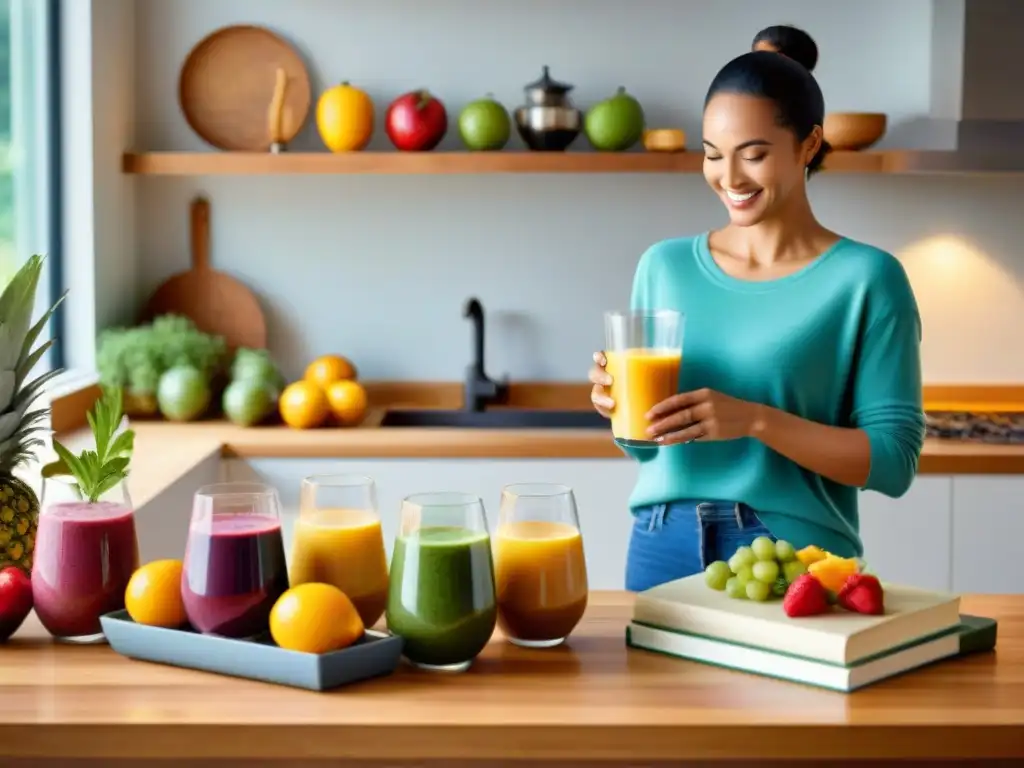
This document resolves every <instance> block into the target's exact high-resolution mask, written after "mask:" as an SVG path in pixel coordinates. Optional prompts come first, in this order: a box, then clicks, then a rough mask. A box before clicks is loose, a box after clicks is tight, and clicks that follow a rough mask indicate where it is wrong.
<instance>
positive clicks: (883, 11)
mask: <svg viewBox="0 0 1024 768" xmlns="http://www.w3.org/2000/svg"><path fill="white" fill-rule="evenodd" d="M119 1H120V0H119ZM239 22H251V23H258V24H264V25H267V26H270V27H272V28H274V29H276V30H277V31H279V32H281V33H283V34H284V35H286V36H287V37H288V38H290V39H291V40H292V41H293V43H294V44H295V45H296V46H297V47H298V48H299V50H300V51H301V52H302V53H303V55H304V56H305V57H306V59H307V62H308V66H309V68H310V71H311V74H312V78H313V81H314V88H315V90H316V91H317V92H319V91H320V90H321V89H322V88H323V87H324V86H325V84H329V83H333V82H335V81H337V80H340V79H349V80H351V81H353V82H354V83H355V84H357V85H359V86H361V87H364V88H366V89H367V90H368V91H369V92H370V94H371V95H372V96H373V98H374V99H375V100H376V102H377V104H378V106H379V110H378V111H379V112H380V113H383V109H384V106H385V105H386V104H387V103H388V101H389V100H390V99H391V98H393V97H394V96H396V95H398V94H399V93H401V92H403V91H406V90H411V89H413V88H417V87H423V86H426V87H428V88H430V89H432V90H434V91H435V92H436V93H437V94H438V95H439V96H440V97H441V98H442V99H443V100H444V101H445V103H446V104H447V105H448V107H449V112H450V114H451V116H452V118H453V119H454V116H455V114H456V113H457V110H458V109H459V108H460V106H461V105H462V104H464V103H465V102H467V101H469V100H471V99H473V98H476V97H478V96H480V95H482V94H483V93H486V92H492V93H494V94H495V95H496V96H497V97H498V98H499V99H501V100H502V101H503V102H504V103H505V104H506V106H508V107H510V108H511V107H515V106H517V105H518V104H520V103H521V102H522V99H523V96H522V86H523V85H524V84H526V83H527V82H529V81H532V80H533V79H535V78H536V77H537V76H538V75H539V73H540V67H541V65H542V64H548V65H550V66H551V68H552V74H553V76H555V77H556V78H558V79H562V80H566V81H569V82H571V83H574V84H575V85H576V86H577V88H576V90H575V91H574V92H573V96H574V98H575V100H576V101H577V104H578V105H580V106H587V105H589V104H591V103H593V101H595V100H597V99H599V98H601V97H603V96H605V95H606V94H608V93H610V92H611V91H613V90H614V88H615V87H616V86H617V85H620V84H623V85H626V86H627V87H628V88H629V89H630V90H631V91H633V92H634V93H635V94H636V95H637V96H638V97H639V98H640V99H641V100H642V101H643V103H644V104H645V106H646V107H647V111H648V115H649V117H650V122H651V123H652V124H655V125H680V126H682V127H684V128H685V129H686V130H687V132H688V133H689V135H690V145H691V146H692V147H694V148H696V146H697V145H698V143H699V136H700V131H699V119H700V107H701V103H702V99H703V95H704V90H705V88H706V86H707V83H708V82H709V81H710V79H711V77H712V76H713V74H714V72H715V70H716V69H717V68H718V67H719V66H720V65H721V64H723V63H724V62H725V61H726V60H727V59H728V58H729V57H731V56H732V55H735V54H737V53H740V52H742V51H744V50H746V49H747V47H748V46H749V42H750V38H751V37H752V36H753V34H754V33H755V32H756V31H757V30H758V29H760V28H761V27H763V26H765V25H767V24H771V23H785V22H791V23H796V24H798V25H801V26H803V27H805V28H806V29H808V31H810V32H811V33H812V34H813V35H814V36H815V37H816V39H817V40H818V42H819V45H820V47H821V52H822V60H821V63H820V65H819V68H818V70H817V72H816V74H817V75H818V77H819V79H820V81H821V84H822V87H823V89H824V91H825V94H826V99H827V102H828V106H829V108H830V109H833V110H872V111H873V110H880V111H885V112H887V113H889V115H890V116H891V119H892V122H893V128H892V130H891V133H890V136H889V137H888V138H887V140H886V142H885V144H886V145H890V146H900V141H901V139H900V136H901V134H902V135H903V136H904V137H906V135H907V131H908V130H909V126H911V125H912V124H913V122H914V121H915V120H919V119H920V118H922V117H926V116H927V115H928V113H929V110H930V108H931V106H932V104H933V103H935V102H936V101H938V100H940V99H939V94H934V93H933V92H932V91H933V87H932V86H933V83H932V78H931V62H932V55H933V51H932V47H931V39H932V28H933V23H932V3H931V2H930V0H901V2H899V3H892V2H889V0H866V1H865V2H861V3H858V4H856V5H846V4H839V3H822V2H820V1H816V0H776V1H775V2H772V3H763V2H760V0H730V2H728V3H720V2H712V1H711V0H637V2H634V3H623V2H616V1H615V0H563V1H562V2H559V3H550V2H545V1H544V0H516V1H515V2H513V1H511V0H488V2H486V3H479V2H473V1H472V0H431V2H430V3H421V2H418V1H417V0H293V1H292V2H289V3H281V2H279V0H217V2H214V3H210V2H205V0H173V2H162V1H161V2H153V1H152V0H136V8H135V19H134V24H135V37H134V46H133V48H134V52H132V53H126V51H128V50H129V49H128V48H127V44H123V46H122V49H121V50H120V51H119V55H120V56H121V57H122V59H123V58H124V57H125V56H128V57H129V58H130V60H131V61H132V62H133V63H134V79H135V91H134V94H133V99H132V98H126V97H123V95H122V96H121V97H119V98H114V97H112V96H110V95H109V94H108V95H107V98H105V99H104V98H103V94H104V93H106V91H107V89H114V88H119V89H120V88H123V87H124V82H123V78H119V77H115V78H111V79H109V80H105V81H102V82H94V83H93V90H94V94H93V98H94V100H97V101H99V100H101V99H102V100H103V102H104V109H105V110H107V112H106V113H105V114H104V116H102V119H103V120H105V121H108V122H109V121H114V122H115V124H117V125H118V126H121V124H122V122H123V121H121V120H120V119H119V118H120V117H124V115H117V114H114V115H111V114H110V111H111V110H113V111H114V112H115V113H116V112H117V110H132V111H133V112H134V115H133V117H134V123H133V130H134V138H135V142H134V145H133V148H135V149H140V150H141V149H154V150H157V149H178V150H201V149H205V145H204V144H203V142H202V141H201V140H200V139H199V138H198V137H196V136H195V135H194V134H193V133H192V132H191V131H190V129H189V128H188V126H187V125H186V123H185V121H184V119H183V118H182V116H181V113H180V110H179V107H178V103H177V77H178V71H179V68H180V66H181V63H182V61H183V60H184V58H185V56H186V55H187V53H188V51H189V49H190V48H191V46H192V45H193V44H194V43H195V42H197V41H198V40H199V39H200V38H201V37H202V36H204V35H205V34H207V33H209V32H211V31H213V30H214V29H216V28H217V27H220V26H222V25H226V24H231V23H239ZM108 37H109V36H108ZM109 42H110V41H108V43H109ZM111 44H112V43H111ZM956 53H957V52H955V51H953V52H951V55H956ZM100 55H101V54H100V53H96V54H94V56H96V57H99V56H100ZM106 55H107V56H108V57H109V56H110V55H111V54H110V53H109V51H108V52H107V54H106ZM132 101H134V104H132ZM947 111H948V110H947ZM100 119H101V118H100V117H97V125H98V124H99V122H98V121H99V120H100ZM124 130H126V129H122V128H121V127H119V128H118V131H119V133H118V134H117V137H116V138H120V137H121V136H122V135H125V134H124V133H123V132H122V131H124ZM107 135H108V137H109V135H110V134H109V133H108V134H107ZM126 140H129V141H130V139H126ZM98 141H99V139H97V142H98ZM580 141H581V144H585V142H583V140H582V139H581V140H580ZM373 146H374V147H375V148H382V147H385V146H386V139H384V137H383V134H382V133H379V134H378V136H377V138H376V139H375V142H374V145H373ZM446 146H449V147H452V146H457V139H456V137H455V133H454V132H451V133H450V135H449V140H448V141H447V143H446ZM293 148H294V149H296V150H303V149H306V150H308V149H318V148H319V142H318V139H317V137H316V132H315V128H314V126H313V124H312V120H311V121H310V124H309V125H308V126H307V130H306V131H305V132H304V134H303V135H302V136H300V138H299V139H298V140H297V141H296V142H295V143H294V145H293ZM100 160H102V162H103V163H104V164H105V171H104V172H108V173H109V172H110V168H109V163H110V159H109V158H108V157H105V156H102V155H101V153H100V151H99V150H98V149H97V153H96V161H97V162H99V161H100ZM133 185H134V186H133V189H134V215H131V214H130V209H128V208H126V212H127V213H128V215H129V218H130V220H131V223H132V224H133V225H134V233H133V238H134V239H133V241H132V242H133V243H134V249H132V248H130V247H122V248H121V250H120V251H119V256H120V260H119V261H117V260H115V259H113V257H111V256H109V254H108V256H107V257H106V258H107V259H108V260H107V262H106V263H105V264H104V266H103V267H102V268H101V269H102V271H103V273H104V274H111V275H114V276H115V277H117V278H118V279H120V280H124V279H127V278H126V277H125V276H126V275H130V276H131V279H133V280H134V281H135V283H136V284H137V286H138V289H139V290H138V292H137V293H135V294H134V295H131V296H129V295H128V293H125V292H122V293H120V294H119V295H117V296H113V295H110V301H113V302H115V303H116V304H117V306H116V307H107V308H106V315H105V316H107V317H112V316H115V315H117V314H119V313H120V314H122V315H123V314H125V313H128V312H130V311H131V310H132V309H134V306H136V305H137V304H138V303H140V302H141V301H142V300H143V298H144V296H145V295H146V293H148V292H149V291H150V290H152V289H153V288H154V287H155V286H156V284H158V283H159V281H160V280H162V279H163V278H165V277H166V276H168V275H170V274H172V273H174V272H175V271H178V270H180V269H183V268H184V267H185V265H186V264H187V248H188V235H187V221H188V216H187V205H188V201H189V200H190V198H191V197H192V196H193V195H195V194H197V193H199V192H203V193H206V194H208V195H209V196H210V198H211V204H212V229H213V261H214V263H215V265H216V266H217V267H218V268H220V269H223V270H226V271H228V272H231V273H233V274H235V275H236V276H238V277H239V278H241V279H242V280H244V281H245V282H247V283H248V284H249V285H250V286H252V287H253V288H254V289H255V290H256V291H257V292H258V293H259V294H260V295H261V297H262V299H263V301H264V305H265V307H266V310H267V313H268V317H269V322H270V328H271V344H272V347H273V349H274V351H275V353H276V354H277V355H278V356H279V358H280V359H281V360H282V362H283V363H284V364H285V367H286V368H287V370H288V372H289V373H290V374H295V373H297V372H298V371H300V370H301V368H302V366H303V365H304V364H305V362H306V361H307V360H308V359H309V358H311V357H312V356H314V355H316V354H320V353H324V352H328V351H338V352H342V353H345V354H350V355H351V356H352V357H354V358H355V359H356V361H357V362H358V364H359V365H360V368H361V369H362V371H363V373H364V374H365V375H366V376H367V377H369V378H387V379H456V378H458V377H460V376H461V374H462V369H463V366H464V365H465V363H466V362H467V360H468V358H469V354H470V344H469V326H468V323H467V322H466V321H465V320H463V319H462V317H461V305H462V302H463V300H464V299H465V298H466V297H468V296H470V295H477V296H479V297H480V299H481V300H482V301H483V303H484V306H485V308H486V310H487V311H488V313H489V319H490V320H491V321H492V322H491V323H490V325H489V328H488V360H487V364H488V369H489V371H490V372H491V373H492V374H500V373H503V372H508V373H509V374H510V375H511V376H512V377H513V378H518V379H573V380H579V379H581V378H582V377H583V376H584V373H585V369H586V367H587V364H588V361H589V354H590V351H591V350H592V349H593V348H595V347H596V346H598V345H599V344H600V341H601V325H600V320H601V312H602V310H604V309H606V308H609V307H614V306H619V305H621V304H623V303H624V302H625V301H626V300H627V297H628V289H629V284H630V280H631V275H632V270H633V267H634V265H635V261H636V259H637V257H638V255H639V254H640V252H641V251H642V250H643V249H644V248H645V247H646V246H647V245H649V244H650V243H651V242H654V241H656V240H658V239H659V238H663V237H668V236H673V235H678V234H681V233H692V232H697V231H701V230H704V229H707V228H709V227H714V226H716V225H718V224H719V223H721V222H722V221H723V218H724V217H723V212H722V210H721V208H720V205H719V204H718V202H717V201H716V200H714V199H713V198H712V197H711V195H710V193H709V192H708V191H707V190H706V188H705V186H704V184H703V180H702V179H701V178H700V177H699V176H675V177H673V176H639V175H638V176H624V175H608V176H578V177H574V176H568V175H558V176H549V177H544V176H524V177H519V176H516V177H501V176H480V177H429V176H425V177H404V178H403V177H344V176H339V177H294V178H292V177H265V178H259V177H256V178H253V177H234V178H174V177H153V178H144V177H140V178H138V179H136V180H134V182H133ZM812 194H813V197H814V202H815V205H816V208H817V210H818V212H819V214H820V215H821V217H822V219H823V220H824V221H825V222H826V223H827V224H828V225H829V226H832V227H833V228H836V229H838V230H840V231H842V232H843V233H845V234H847V235H850V236H852V237H856V238H861V239H865V240H868V241H870V242H872V243H875V244H877V245H880V246H882V247H885V248H889V249H891V250H893V251H894V252H897V253H899V254H900V255H901V257H903V258H904V259H905V263H906V264H907V266H908V268H909V270H910V272H911V276H912V280H913V282H914V285H915V289H916V290H917V293H918V297H919V300H920V303H921V307H922V311H923V313H924V323H925V347H924V356H925V359H924V366H925V379H926V380H927V381H928V382H929V383H941V382H1017V381H1020V380H1022V379H1024V356H1022V355H1012V354H1005V353H1004V352H1002V350H1001V348H1000V347H999V346H997V345H998V344H999V342H998V341H997V340H996V331H997V329H1005V328H1007V327H1014V326H1019V324H1020V320H1019V318H1020V317H1021V316H1022V315H1024V287H1022V285H1024V256H1022V255H1021V254H1020V253H1019V244H1018V236H1017V232H1018V231H1019V225H1018V221H1019V211H1020V210H1021V209H1022V207H1024V183H1022V181H1021V180H1019V179H1016V178H973V177H965V176H955V177H953V176H951V177H938V178H933V177H928V178H909V177H906V178H905V177H890V176H880V177H870V178H868V177H861V178H857V177H827V176H822V177H819V178H818V179H816V180H815V181H814V182H813V184H812ZM96 222H97V227H98V228H99V230H100V231H99V232H98V233H97V238H96V240H97V243H99V242H100V240H101V235H102V233H103V232H104V231H108V230H109V229H110V228H112V227H114V226H115V224H114V223H113V221H112V220H111V219H110V218H108V217H103V218H101V217H100V215H99V214H97V219H96ZM115 261H117V266H115V263H114V262H115ZM122 267H123V268H124V270H126V271H122V269H121V268H122ZM132 269H136V270H137V274H135V275H132V273H131V270H132ZM118 290H119V291H120V290H121V289H120V287H119V288H118ZM109 294H110V292H108V295H109Z"/></svg>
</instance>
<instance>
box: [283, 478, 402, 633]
mask: <svg viewBox="0 0 1024 768" xmlns="http://www.w3.org/2000/svg"><path fill="white" fill-rule="evenodd" d="M288 577H289V582H290V583H291V585H292V586H293V587H294V586H296V585H298V584H305V583H308V582H319V583H322V584H332V585H334V586H335V587H337V588H338V589H340V590H341V591H342V592H344V593H345V594H346V595H348V598H349V599H350V600H351V601H352V604H353V605H354V606H355V608H356V610H357V611H358V612H359V616H360V617H361V618H362V620H363V624H365V625H366V626H367V627H372V626H373V625H374V624H376V623H377V621H378V620H379V619H380V617H381V616H383V615H384V608H385V606H386V605H387V600H388V563H387V554H386V553H385V550H384V533H383V531H382V530H381V523H380V513H379V512H378V510H377V487H376V484H375V483H374V482H373V479H372V478H369V477H366V476H365V475H311V476H309V477H305V478H303V479H302V488H301V492H300V497H299V519H298V521H297V522H296V523H295V530H294V532H293V534H292V557H291V567H290V571H289V574H288Z"/></svg>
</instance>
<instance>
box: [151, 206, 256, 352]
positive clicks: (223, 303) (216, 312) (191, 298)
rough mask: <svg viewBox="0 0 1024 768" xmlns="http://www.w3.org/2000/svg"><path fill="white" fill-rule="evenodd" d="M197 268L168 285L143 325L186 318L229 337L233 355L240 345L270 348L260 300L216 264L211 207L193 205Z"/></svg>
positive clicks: (194, 265) (155, 296)
mask: <svg viewBox="0 0 1024 768" xmlns="http://www.w3.org/2000/svg"><path fill="white" fill-rule="evenodd" d="M191 212H192V230H191V238H192V268H191V269H189V270H188V271H186V272H181V273H179V274H177V275H174V276H172V277H170V278H168V279H167V280H166V281H164V283H163V284H161V285H160V287H158V288H157V289H156V291H155V292H154V293H153V295H152V296H151V297H150V299H149V301H147V302H146V304H145V306H144V307H143V310H142V314H141V316H140V318H139V319H140V322H143V323H147V322H150V321H151V320H152V319H153V318H154V317H157V316H158V315H164V314H168V313H174V314H178V315H184V316H185V317H187V318H189V319H190V320H191V321H192V322H194V323H195V324H196V327H198V328H199V329H200V330H201V331H204V332H206V333H210V334H214V335H217V336H223V337H224V340H225V341H226V342H227V346H228V348H229V349H230V350H231V351H232V352H233V351H234V350H236V349H238V348H239V347H250V348H252V349H264V348H266V346H267V324H266V320H265V318H264V316H263V309H262V308H261V307H260V304H259V301H258V300H257V299H256V296H255V295H254V294H253V292H252V291H251V290H249V288H248V287H246V286H245V285H243V284H242V283H241V282H239V281H238V280H236V279H235V278H233V277H231V276H230V275H227V274H225V273H223V272H218V271H217V270H215V269H213V268H212V267H211V266H210V203H209V201H208V200H207V199H206V198H204V197H197V198H196V199H195V200H193V201H192V208H191Z"/></svg>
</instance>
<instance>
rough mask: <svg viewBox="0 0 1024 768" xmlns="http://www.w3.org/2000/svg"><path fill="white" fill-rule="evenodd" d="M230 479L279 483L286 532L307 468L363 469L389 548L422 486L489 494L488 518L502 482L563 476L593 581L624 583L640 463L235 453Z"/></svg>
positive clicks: (605, 585) (599, 585)
mask: <svg viewBox="0 0 1024 768" xmlns="http://www.w3.org/2000/svg"><path fill="white" fill-rule="evenodd" d="M225 465H226V467H225V469H226V474H227V477H228V478H229V479H231V480H243V479H250V480H256V479H258V480H260V481H261V482H266V483H270V484H271V485H273V486H275V487H276V488H277V489H278V490H279V492H280V494H281V500H282V505H283V507H284V520H283V525H284V534H285V538H286V541H290V539H291V526H292V524H293V523H294V520H295V515H296V514H297V513H298V505H299V483H300V480H301V479H302V477H303V476H304V475H311V474H316V473H323V472H358V473H361V474H365V475H369V476H370V477H372V478H373V479H374V480H375V481H376V483H377V495H378V504H379V506H380V511H381V520H382V523H383V527H384V536H385V542H386V545H387V549H388V553H389V555H390V552H391V546H392V542H393V541H394V535H395V530H396V528H397V525H398V514H399V507H400V504H401V501H402V498H404V497H405V496H408V495H409V494H412V493H418V492H423V491H462V492H468V493H474V494H477V495H478V496H480V497H481V498H482V499H483V501H484V506H485V508H486V510H487V518H488V520H487V522H488V525H490V526H491V530H494V527H495V525H496V524H497V522H498V502H499V499H500V494H501V488H502V486H504V485H507V484H508V483H519V482H539V483H564V484H565V485H568V486H570V487H571V488H572V489H573V491H574V493H575V495H576V503H577V506H578V509H579V518H580V529H581V531H582V533H583V542H584V549H585V552H586V558H587V568H588V573H589V575H590V587H591V589H622V588H623V579H624V574H625V567H626V547H627V544H628V542H629V533H630V528H631V526H632V517H631V516H630V512H629V508H628V506H627V500H628V498H629V494H630V492H631V491H632V489H633V484H634V482H635V480H636V465H635V464H634V463H633V462H632V461H629V460H627V459H491V458H487V459H254V460H250V461H242V460H238V459H233V460H229V461H226V462H225Z"/></svg>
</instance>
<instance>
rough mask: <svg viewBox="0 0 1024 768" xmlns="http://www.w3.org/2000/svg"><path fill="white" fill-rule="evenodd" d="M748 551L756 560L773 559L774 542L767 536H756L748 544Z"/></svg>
mask: <svg viewBox="0 0 1024 768" xmlns="http://www.w3.org/2000/svg"><path fill="white" fill-rule="evenodd" d="M750 549H751V551H752V552H753V553H754V557H756V558H757V559H758V560H774V559H775V542H774V541H772V540H771V539H769V538H768V537H767V536H758V537H757V538H756V539H754V540H753V542H751V544H750Z"/></svg>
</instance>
